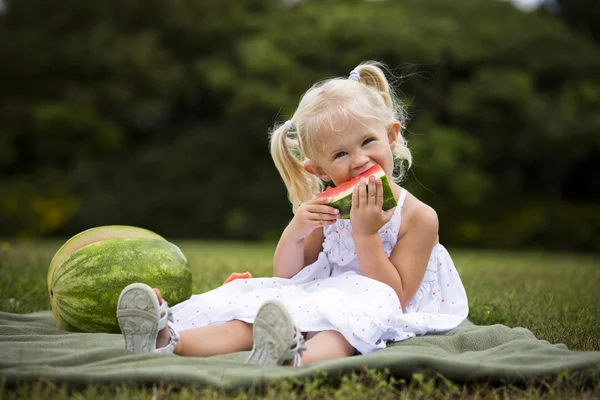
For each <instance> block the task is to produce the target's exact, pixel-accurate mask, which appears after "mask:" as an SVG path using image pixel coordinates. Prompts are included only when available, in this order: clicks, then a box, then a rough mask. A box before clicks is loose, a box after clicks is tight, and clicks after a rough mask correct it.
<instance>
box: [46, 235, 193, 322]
mask: <svg viewBox="0 0 600 400" xmlns="http://www.w3.org/2000/svg"><path fill="white" fill-rule="evenodd" d="M94 229H97V230H111V231H112V234H113V236H118V235H117V233H120V234H121V235H127V234H133V235H135V234H136V233H137V234H138V236H145V237H109V238H106V239H102V240H99V241H92V242H91V243H90V244H87V245H83V246H80V247H79V248H77V249H75V250H74V251H73V252H72V253H71V254H68V255H67V254H66V251H65V250H64V249H65V246H63V247H61V249H60V250H59V251H58V252H57V254H56V255H55V257H54V259H57V256H58V257H59V258H61V257H62V258H63V259H64V261H63V262H61V263H55V264H51V267H54V268H53V269H52V270H51V271H49V275H48V279H49V283H48V291H49V295H50V302H51V305H52V312H53V316H54V321H55V323H56V326H57V327H58V328H59V329H63V330H67V331H72V332H107V333H119V332H120V329H119V325H118V322H117V318H116V309H117V301H118V299H119V294H120V293H121V290H122V289H123V288H124V287H125V286H127V285H129V284H130V283H133V282H144V283H146V284H148V285H150V286H151V287H157V288H159V289H160V291H161V293H162V295H163V297H164V299H165V300H166V301H167V302H169V305H175V304H177V303H180V302H181V301H184V300H187V299H188V298H189V297H190V296H191V294H192V274H191V270H190V267H189V265H188V262H187V260H186V258H185V256H184V255H183V253H182V252H181V250H179V248H178V247H177V246H175V245H174V244H172V243H170V242H168V241H166V240H165V239H163V238H162V237H160V236H159V235H156V234H153V232H150V231H146V233H144V232H142V231H143V230H141V229H140V228H137V229H136V228H134V227H100V228H94ZM86 232H88V231H86ZM92 233H94V232H88V233H87V234H86V235H90V234H92ZM96 234H99V235H98V237H100V236H105V237H106V236H110V234H109V235H106V232H104V234H105V235H103V234H102V232H96ZM86 235H84V236H86ZM151 236H153V237H151ZM88 238H90V237H88ZM73 239H75V237H74V238H73ZM78 240H81V237H80V238H79V239H78ZM84 242H85V240H83V241H81V242H80V244H81V243H84ZM68 243H69V242H67V244H68ZM71 245H72V248H76V247H78V246H75V245H74V244H73V243H72V244H71ZM71 245H69V246H67V247H68V248H71ZM61 251H63V252H61ZM54 259H53V262H54Z"/></svg>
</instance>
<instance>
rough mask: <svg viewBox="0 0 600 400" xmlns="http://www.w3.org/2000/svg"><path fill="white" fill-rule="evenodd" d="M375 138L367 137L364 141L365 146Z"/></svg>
mask: <svg viewBox="0 0 600 400" xmlns="http://www.w3.org/2000/svg"><path fill="white" fill-rule="evenodd" d="M373 140H374V139H373V138H368V139H365V141H364V142H363V146H364V145H366V144H369V143H371V142H372V141H373Z"/></svg>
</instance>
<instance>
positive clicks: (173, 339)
mask: <svg viewBox="0 0 600 400" xmlns="http://www.w3.org/2000/svg"><path fill="white" fill-rule="evenodd" d="M161 315H162V317H161ZM117 320H118V321H119V327H120V328H121V332H122V333H123V338H124V339H125V348H126V349H127V350H129V351H132V352H133V353H134V354H144V353H152V352H158V353H173V351H174V350H175V345H176V344H177V341H179V335H178V334H177V332H175V330H173V329H172V328H171V327H170V326H169V336H170V340H169V344H168V345H167V346H165V347H163V348H160V349H157V348H156V338H157V336H158V333H159V332H160V331H161V330H162V329H164V327H165V326H168V323H169V321H171V322H173V315H172V313H171V310H169V305H168V304H167V302H166V301H165V300H163V302H162V304H158V297H157V296H156V293H155V292H154V290H152V288H151V287H150V286H148V285H146V284H144V283H132V284H131V285H129V286H127V287H125V289H123V290H122V291H121V294H120V295H119V302H118V303H117Z"/></svg>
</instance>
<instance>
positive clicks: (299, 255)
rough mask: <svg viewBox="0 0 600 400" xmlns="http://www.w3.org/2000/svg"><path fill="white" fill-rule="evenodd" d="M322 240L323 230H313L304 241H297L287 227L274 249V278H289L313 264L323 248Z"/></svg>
mask: <svg viewBox="0 0 600 400" xmlns="http://www.w3.org/2000/svg"><path fill="white" fill-rule="evenodd" d="M324 239H325V238H324V236H323V229H315V230H314V231H312V233H311V234H310V235H308V237H306V238H305V239H301V240H298V239H296V238H295V237H294V234H293V230H291V229H289V225H288V227H287V228H286V229H285V230H284V231H283V234H282V235H281V239H279V243H278V244H277V249H275V257H274V259H273V266H274V272H275V276H276V277H279V278H291V277H292V276H294V275H296V274H297V273H298V272H299V271H300V270H301V269H302V268H304V267H305V266H307V265H309V264H312V263H314V262H315V261H316V260H317V257H318V256H319V253H320V252H321V249H322V248H323V240H324Z"/></svg>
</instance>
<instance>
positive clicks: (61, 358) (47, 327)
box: [0, 311, 600, 389]
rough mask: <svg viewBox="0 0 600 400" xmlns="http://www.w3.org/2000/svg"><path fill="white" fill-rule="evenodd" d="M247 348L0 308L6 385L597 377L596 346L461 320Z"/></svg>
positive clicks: (1, 374)
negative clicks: (347, 343) (229, 349)
mask: <svg viewBox="0 0 600 400" xmlns="http://www.w3.org/2000/svg"><path fill="white" fill-rule="evenodd" d="M246 356H247V352H240V353H234V354H229V355H224V356H217V357H209V358H192V357H179V356H175V355H165V354H144V355H137V356H136V355H132V354H131V353H128V352H127V351H126V350H125V349H124V347H123V339H122V337H121V335H116V334H101V333H68V332H64V331H60V330H58V329H56V328H55V327H54V322H53V320H52V314H51V312H49V311H44V312H37V313H32V314H24V315H19V314H9V313H1V312H0V380H1V379H2V378H4V379H5V380H6V382H7V383H8V384H11V383H15V382H22V381H28V380H37V379H40V378H45V379H51V380H54V381H59V382H66V383H71V384H86V383H117V384H118V383H126V382H137V383H156V382H159V381H162V382H172V383H181V384H187V383H195V384H198V385H204V386H212V387H217V388H222V389H226V388H244V387H249V386H253V385H262V384H264V383H266V382H268V381H269V380H272V379H277V378H281V377H292V376H293V377H298V378H302V377H310V376H313V375H316V374H322V372H321V371H325V372H326V373H327V376H328V377H329V378H333V379H337V377H340V376H341V375H343V374H346V373H350V372H352V371H363V370H364V369H365V367H368V368H375V369H388V370H389V372H390V374H391V375H392V376H395V377H397V378H405V379H410V378H411V376H412V375H413V373H415V372H422V371H432V372H437V373H440V374H442V375H443V376H445V377H446V378H449V379H451V380H453V381H455V382H475V381H486V382H491V383H494V382H497V383H500V382H504V381H510V382H521V381H530V380H531V379H537V378H543V377H550V376H553V375H555V374H556V373H558V372H560V371H565V370H568V371H571V372H578V373H580V375H581V376H583V377H584V379H586V380H589V379H591V380H594V379H597V378H598V377H600V352H576V351H571V350H568V349H567V348H566V347H565V346H564V345H561V344H556V345H553V344H550V343H548V342H546V341H543V340H538V339H536V338H535V336H534V335H533V334H532V333H531V332H530V331H529V330H527V329H524V328H508V327H506V326H503V325H493V326H477V325H474V324H472V323H470V322H468V321H467V322H465V323H463V324H462V325H461V326H459V327H458V328H456V329H455V330H453V331H451V332H449V333H447V334H444V335H427V336H423V337H417V338H413V339H409V340H406V341H403V342H399V343H395V344H392V345H390V346H389V347H388V348H386V349H385V350H381V351H377V352H374V353H372V354H369V355H361V356H355V357H349V358H344V359H339V360H332V361H325V362H320V363H316V364H314V365H311V366H308V367H302V368H292V367H262V366H254V365H246V364H244V360H245V358H246Z"/></svg>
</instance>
